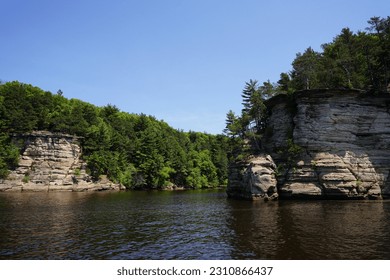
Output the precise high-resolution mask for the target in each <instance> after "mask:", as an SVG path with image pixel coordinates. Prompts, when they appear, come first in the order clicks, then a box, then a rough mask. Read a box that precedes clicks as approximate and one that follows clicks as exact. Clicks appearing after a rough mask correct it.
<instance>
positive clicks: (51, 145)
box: [0, 131, 120, 191]
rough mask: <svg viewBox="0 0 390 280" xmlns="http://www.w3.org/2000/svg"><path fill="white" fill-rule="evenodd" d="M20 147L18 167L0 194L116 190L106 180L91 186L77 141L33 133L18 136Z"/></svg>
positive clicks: (47, 133) (69, 137)
mask: <svg viewBox="0 0 390 280" xmlns="http://www.w3.org/2000/svg"><path fill="white" fill-rule="evenodd" d="M15 138H16V140H17V141H19V142H22V143H23V149H22V154H21V156H20V160H19V165H18V167H17V168H16V169H15V170H14V171H12V172H11V174H10V175H9V176H8V178H7V180H4V181H3V182H1V184H0V190H3V191H4V190H14V191H55V190H60V191H83V190H104V189H119V188H120V186H119V185H116V184H113V183H112V182H110V181H109V180H107V179H105V180H101V181H99V182H93V181H92V179H91V177H90V176H89V175H87V173H86V163H85V162H84V161H83V160H82V159H81V154H82V150H81V146H80V143H79V140H80V139H79V138H78V137H75V136H72V135H67V134H55V133H51V132H47V131H37V132H33V133H30V134H24V135H18V136H17V137H15Z"/></svg>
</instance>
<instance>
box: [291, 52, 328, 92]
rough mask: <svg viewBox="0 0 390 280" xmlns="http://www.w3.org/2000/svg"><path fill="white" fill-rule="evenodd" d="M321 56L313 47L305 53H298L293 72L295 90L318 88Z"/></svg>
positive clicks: (293, 64)
mask: <svg viewBox="0 0 390 280" xmlns="http://www.w3.org/2000/svg"><path fill="white" fill-rule="evenodd" d="M320 58H321V54H320V53H318V52H315V51H314V50H313V49H312V48H311V47H309V48H307V49H306V50H305V52H304V53H298V54H297V56H296V58H295V59H294V61H293V63H292V66H293V70H292V72H291V75H292V79H293V83H294V88H295V89H311V88H317V87H318V85H319V79H318V73H319V72H320V68H319V66H320Z"/></svg>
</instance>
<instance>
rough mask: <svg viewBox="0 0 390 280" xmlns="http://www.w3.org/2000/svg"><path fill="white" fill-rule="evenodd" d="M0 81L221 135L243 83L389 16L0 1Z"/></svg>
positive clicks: (383, 2) (283, 7) (287, 5)
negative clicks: (374, 19)
mask: <svg viewBox="0 0 390 280" xmlns="http://www.w3.org/2000/svg"><path fill="white" fill-rule="evenodd" d="M0 11H1V15H0V28H1V32H0V80H2V81H13V80H18V81H20V82H24V83H29V84H32V85H34V86H38V87H40V88H42V89H44V90H48V91H51V92H53V93H56V92H57V90H58V89H61V90H62V91H63V92H64V96H65V97H67V98H78V99H81V100H84V101H87V102H90V103H92V104H95V105H98V106H104V105H107V104H112V105H116V106H117V107H118V108H119V109H121V110H122V111H126V112H130V113H137V114H139V113H145V114H147V115H153V116H155V117H156V118H157V119H160V120H164V121H166V122H167V123H168V124H170V125H171V126H172V127H174V128H178V129H183V130H185V131H188V130H193V131H201V132H203V131H205V132H209V133H221V132H222V130H223V128H224V127H225V117H226V113H227V112H228V110H230V109H232V110H233V111H235V112H236V113H240V111H241V91H242V89H243V87H244V85H245V82H246V81H248V80H249V79H257V80H259V81H260V82H262V81H266V80H268V79H269V80H271V82H276V81H277V80H278V79H279V74H280V73H281V72H287V71H289V70H291V62H292V60H293V59H294V58H295V55H296V53H298V52H303V51H304V50H305V49H306V48H307V47H309V46H311V47H312V48H313V49H315V50H318V51H319V50H321V48H320V46H321V44H323V43H326V42H330V41H332V39H333V38H334V37H335V36H336V35H337V34H339V33H340V31H341V29H342V28H344V27H349V28H350V29H351V30H352V31H358V30H362V31H363V30H364V29H365V28H366V27H367V20H369V18H370V17H372V16H380V17H387V16H389V15H390V1H389V0H378V1H376V0H366V1H361V0H354V1H352V0H351V1H343V0H322V1H314V0H311V1H309V0H308V1H301V0H294V1H279V0H272V1H262V0H257V1H256V0H236V1H233V0H165V1H163V0H160V1H158V0H137V1H136V0H107V1H100V0H34V1H32V0H0Z"/></svg>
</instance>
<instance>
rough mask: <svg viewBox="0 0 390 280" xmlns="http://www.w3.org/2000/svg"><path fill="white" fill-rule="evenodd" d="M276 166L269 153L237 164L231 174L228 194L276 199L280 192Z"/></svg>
mask: <svg viewBox="0 0 390 280" xmlns="http://www.w3.org/2000/svg"><path fill="white" fill-rule="evenodd" d="M275 168H276V166H275V163H274V162H273V160H272V158H271V157H270V156H269V155H257V156H255V157H252V158H251V159H250V160H249V161H248V162H247V163H242V165H241V166H235V167H234V168H232V170H231V173H230V176H229V182H230V185H229V188H228V191H227V194H228V196H229V197H236V198H242V199H251V200H258V199H264V200H274V199H276V198H277V197H278V193H277V189H276V185H277V181H276V177H275ZM240 170H241V172H240Z"/></svg>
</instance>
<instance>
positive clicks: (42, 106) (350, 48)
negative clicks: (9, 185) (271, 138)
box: [0, 17, 390, 188]
mask: <svg viewBox="0 0 390 280" xmlns="http://www.w3.org/2000/svg"><path fill="white" fill-rule="evenodd" d="M389 67H390V17H387V18H379V17H373V18H371V19H370V20H369V21H368V27H367V28H366V30H365V31H359V32H357V33H354V32H352V31H351V30H350V29H349V28H344V29H342V30H341V33H340V34H339V35H337V36H336V37H335V38H334V39H333V41H332V42H330V43H326V44H323V45H322V51H321V52H317V51H314V50H313V49H312V48H311V47H309V48H307V49H306V50H305V51H304V52H303V53H298V54H297V55H296V58H295V59H294V61H293V62H292V70H291V71H289V72H284V73H281V74H280V80H279V81H277V82H276V83H272V82H270V81H265V82H263V83H262V84H259V82H258V81H256V80H250V81H249V82H247V83H246V84H245V87H244V90H243V91H242V100H243V103H242V104H243V109H242V111H241V114H240V115H236V114H235V113H234V112H232V111H229V112H228V113H227V118H226V129H225V130H224V133H225V135H209V134H205V133H199V132H183V131H178V130H175V129H173V128H171V127H170V126H169V125H168V124H166V123H165V122H163V121H159V120H157V119H156V118H154V117H152V116H146V115H142V114H141V115H135V114H130V113H126V112H122V111H120V110H119V109H118V108H117V107H115V106H113V105H107V106H104V107H97V106H94V105H92V104H89V103H86V102H83V101H81V100H78V99H67V98H65V97H64V96H63V93H62V92H61V91H58V92H57V93H56V94H53V93H51V92H47V91H43V90H42V89H40V88H38V87H34V86H32V85H28V84H23V83H20V82H17V81H15V82H7V83H2V84H1V83H0V178H5V177H6V176H7V174H8V170H10V169H12V168H14V167H15V166H16V165H17V162H18V157H19V153H20V150H19V149H20V147H17V146H16V145H14V144H12V141H11V138H12V136H13V135H17V134H22V133H26V132H30V131H33V130H48V131H51V132H61V133H67V134H72V135H77V136H80V137H82V138H81V139H82V140H81V141H82V143H81V144H82V148H83V154H84V159H85V160H86V161H87V163H88V172H89V173H90V175H91V176H92V177H93V178H94V179H96V180H97V179H98V178H99V177H100V176H101V175H107V176H108V177H109V178H110V179H111V180H113V181H115V182H119V183H121V184H123V185H125V186H126V187H128V188H159V187H164V186H169V185H176V186H187V187H194V188H200V187H215V186H219V185H226V183H227V173H228V171H227V169H228V165H229V162H230V161H231V160H233V159H234V158H235V159H238V160H240V159H241V158H243V157H246V156H247V155H249V154H251V153H253V152H254V150H255V151H259V150H261V137H262V136H261V135H262V133H263V132H264V129H265V128H266V118H267V107H266V102H265V100H267V99H269V98H271V97H272V96H275V95H277V94H292V93H293V92H296V91H299V90H305V89H315V88H356V89H362V90H365V91H366V92H367V94H373V95H375V94H380V93H384V92H389V91H390V84H389V82H390V69H389ZM288 144H289V145H287V146H288V149H291V150H292V151H293V150H294V149H296V148H297V147H295V146H294V144H293V143H288Z"/></svg>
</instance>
